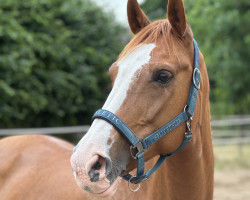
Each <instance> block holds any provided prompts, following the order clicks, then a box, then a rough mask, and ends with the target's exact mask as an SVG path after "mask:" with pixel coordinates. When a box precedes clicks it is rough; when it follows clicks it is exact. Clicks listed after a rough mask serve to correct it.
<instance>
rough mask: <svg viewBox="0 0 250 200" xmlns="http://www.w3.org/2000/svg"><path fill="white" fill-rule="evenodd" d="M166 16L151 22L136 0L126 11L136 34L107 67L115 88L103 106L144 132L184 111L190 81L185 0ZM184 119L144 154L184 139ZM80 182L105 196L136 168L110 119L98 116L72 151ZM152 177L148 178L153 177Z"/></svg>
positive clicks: (172, 3) (172, 1)
mask: <svg viewBox="0 0 250 200" xmlns="http://www.w3.org/2000/svg"><path fill="white" fill-rule="evenodd" d="M167 10H168V12H167V19H164V20H159V21H156V22H153V23H151V22H150V20H149V19H148V18H147V16H146V15H145V14H144V12H143V11H142V10H141V8H140V7H139V4H138V3H137V1H136V0H128V5H127V12H128V21H129V25H130V28H131V31H132V32H133V33H134V34H135V36H134V38H133V39H132V40H131V41H130V42H129V43H128V45H127V46H126V47H125V49H124V50H123V51H122V53H121V54H120V56H119V58H118V59H117V61H116V62H114V63H113V65H112V66H111V67H110V69H109V75H110V77H111V80H112V83H113V88H112V91H111V92H110V94H109V96H108V98H107V100H106V102H105V104H104V105H103V109H105V110H107V111H110V112H112V113H114V114H115V115H116V116H118V117H119V118H120V119H121V120H122V121H123V122H124V123H126V125H127V126H128V127H129V128H130V129H131V130H133V132H134V133H135V134H136V136H137V137H138V138H145V137H147V136H149V135H150V134H151V133H153V132H155V131H156V130H158V129H159V128H160V127H162V126H163V125H164V124H166V123H167V122H169V121H171V120H172V119H173V118H174V117H176V116H177V115H178V114H179V113H180V112H181V111H183V109H184V107H185V105H186V102H187V100H188V96H189V89H190V84H191V81H192V73H193V63H194V46H193V34H192V31H191V28H190V26H189V24H188V23H187V20H186V17H185V11H184V5H183V2H182V0H169V1H168V9H167ZM185 131H186V125H185V123H183V124H181V125H180V126H179V127H178V128H176V129H174V130H173V131H171V133H170V134H168V135H166V136H165V137H164V138H162V139H161V140H159V141H157V142H155V143H154V144H153V145H152V146H150V147H149V148H148V149H147V151H146V152H145V160H146V161H148V160H150V159H151V158H153V157H155V156H158V155H164V154H168V153H170V152H173V151H175V150H176V149H177V148H178V147H179V146H180V144H181V143H182V141H183V138H184V133H185ZM71 165H72V168H73V171H74V174H75V178H76V181H77V183H78V185H79V186H80V187H81V188H83V189H84V190H86V191H88V192H90V193H93V194H96V195H100V196H107V195H111V194H113V193H114V192H115V190H116V188H117V185H118V183H119V180H121V178H120V177H119V176H121V175H122V174H124V173H128V172H131V171H132V170H134V169H135V168H136V160H134V159H133V158H132V156H131V152H130V143H129V142H128V141H127V140H126V138H124V136H123V135H121V134H120V133H119V131H118V130H117V129H116V128H114V126H112V125H111V124H110V123H108V122H107V121H105V120H102V119H94V121H93V123H92V125H91V127H90V129H89V131H88V132H87V133H86V135H85V136H84V137H83V138H82V139H81V141H80V142H79V144H78V145H77V147H76V148H75V151H74V153H73V155H72V157H71ZM149 181H150V180H149Z"/></svg>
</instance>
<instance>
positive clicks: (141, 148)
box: [130, 139, 145, 159]
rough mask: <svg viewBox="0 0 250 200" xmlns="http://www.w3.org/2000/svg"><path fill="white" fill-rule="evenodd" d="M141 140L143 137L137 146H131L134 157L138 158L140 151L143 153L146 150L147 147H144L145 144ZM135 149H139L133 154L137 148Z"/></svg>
mask: <svg viewBox="0 0 250 200" xmlns="http://www.w3.org/2000/svg"><path fill="white" fill-rule="evenodd" d="M141 141H142V139H140V141H139V142H138V143H137V144H136V145H135V146H132V145H131V146H130V154H131V156H132V158H133V159H137V156H138V155H139V154H140V153H142V152H144V151H145V149H144V148H143V145H142V143H141ZM135 149H136V150H137V153H136V154H135V155H134V154H133V150H135Z"/></svg>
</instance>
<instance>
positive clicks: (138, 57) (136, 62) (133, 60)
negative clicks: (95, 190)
mask: <svg viewBox="0 0 250 200" xmlns="http://www.w3.org/2000/svg"><path fill="white" fill-rule="evenodd" d="M154 48H155V44H145V45H139V46H137V47H136V48H135V49H134V50H133V51H132V52H131V53H129V54H128V55H127V56H125V57H124V58H123V59H122V60H121V61H120V62H118V74H117V77H116V80H115V83H114V86H113V89H112V91H111V93H110V94H109V96H108V98H107V100H106V102H105V104H104V106H103V109H105V110H109V111H110V112H113V113H115V112H116V111H117V110H118V109H119V108H120V106H121V105H122V103H123V102H124V100H125V98H126V95H127V90H128V89H129V85H130V84H131V81H132V79H133V77H134V74H135V72H136V71H137V70H139V69H141V68H142V66H144V65H145V64H147V63H149V61H150V59H151V55H150V54H151V52H152V50H153V49H154ZM112 128H113V126H112V125H111V124H109V123H108V122H106V121H104V120H101V119H95V120H94V122H93V124H92V125H91V127H90V129H89V131H88V132H87V133H86V135H85V136H84V137H83V138H82V139H81V141H80V142H79V144H78V147H77V148H76V152H75V154H76V157H77V158H76V159H77V160H78V163H81V164H80V166H82V167H83V168H84V166H85V164H84V163H86V162H87V161H88V158H89V156H91V155H94V154H96V153H99V154H100V155H102V156H104V157H109V150H110V148H111V146H112V143H113V141H112V138H110V139H111V141H112V142H111V144H109V145H108V139H109V137H110V131H111V130H112ZM83 158H84V159H83ZM86 173H87V172H86Z"/></svg>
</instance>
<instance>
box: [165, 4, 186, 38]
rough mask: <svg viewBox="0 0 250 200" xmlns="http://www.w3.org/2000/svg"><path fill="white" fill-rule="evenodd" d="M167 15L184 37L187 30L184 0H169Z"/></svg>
mask: <svg viewBox="0 0 250 200" xmlns="http://www.w3.org/2000/svg"><path fill="white" fill-rule="evenodd" d="M167 17H168V20H169V22H170V24H171V26H172V28H173V29H174V30H175V32H176V33H177V34H178V35H180V36H181V37H183V36H184V34H185V31H186V26H187V20H186V15H185V9H184V4H183V1H182V0H168V10H167Z"/></svg>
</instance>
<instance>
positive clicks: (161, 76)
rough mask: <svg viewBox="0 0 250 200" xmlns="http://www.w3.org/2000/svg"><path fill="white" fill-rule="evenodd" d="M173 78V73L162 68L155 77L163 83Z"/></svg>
mask: <svg viewBox="0 0 250 200" xmlns="http://www.w3.org/2000/svg"><path fill="white" fill-rule="evenodd" d="M172 78H173V76H172V73H171V72H169V71H167V70H161V71H160V72H158V73H157V74H156V76H155V78H154V80H155V81H157V82H159V83H161V84H166V83H168V82H169V81H171V79H172Z"/></svg>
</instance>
